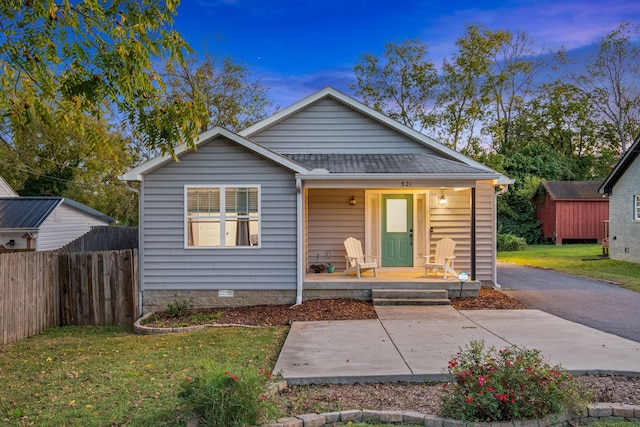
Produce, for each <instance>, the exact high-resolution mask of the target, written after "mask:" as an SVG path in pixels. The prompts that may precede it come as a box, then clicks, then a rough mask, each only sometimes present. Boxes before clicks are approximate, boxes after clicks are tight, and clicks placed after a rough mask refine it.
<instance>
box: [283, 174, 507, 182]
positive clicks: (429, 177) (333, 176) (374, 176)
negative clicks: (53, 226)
mask: <svg viewBox="0 0 640 427" xmlns="http://www.w3.org/2000/svg"><path fill="white" fill-rule="evenodd" d="M501 176H502V175H500V174H499V173H494V174H489V173H486V174H475V173H474V174H469V173H467V174H465V173H434V174H415V173H414V174H411V173H306V174H296V178H299V179H302V180H303V181H311V180H316V181H322V180H341V181H343V180H358V181H362V180H398V179H400V180H408V179H420V180H443V179H449V180H476V181H477V180H483V181H484V180H494V179H495V180H498V179H500V177H501Z"/></svg>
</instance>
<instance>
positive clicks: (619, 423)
mask: <svg viewBox="0 0 640 427" xmlns="http://www.w3.org/2000/svg"><path fill="white" fill-rule="evenodd" d="M637 426H640V421H626V420H606V421H594V422H593V423H590V424H589V427H637Z"/></svg>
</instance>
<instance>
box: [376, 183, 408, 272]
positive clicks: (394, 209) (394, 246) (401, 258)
mask: <svg viewBox="0 0 640 427" xmlns="http://www.w3.org/2000/svg"><path fill="white" fill-rule="evenodd" d="M382 266H383V267H413V195H411V194H383V195H382Z"/></svg>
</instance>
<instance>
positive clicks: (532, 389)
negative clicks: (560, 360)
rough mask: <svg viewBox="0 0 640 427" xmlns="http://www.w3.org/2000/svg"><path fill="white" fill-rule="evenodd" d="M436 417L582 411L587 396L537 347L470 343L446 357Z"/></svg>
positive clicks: (488, 418)
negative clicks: (498, 347)
mask: <svg viewBox="0 0 640 427" xmlns="http://www.w3.org/2000/svg"><path fill="white" fill-rule="evenodd" d="M447 371H448V373H449V374H450V375H451V377H452V379H451V381H450V382H449V383H447V384H445V388H446V391H445V393H444V394H443V397H442V401H441V409H440V415H441V416H443V417H446V418H454V419H459V420H465V421H480V422H491V421H510V420H519V419H536V418H542V417H544V416H545V415H548V414H569V413H577V412H579V411H581V410H583V409H584V408H585V406H586V404H587V403H588V397H589V396H588V394H587V393H586V392H585V391H584V390H582V389H581V387H580V385H579V383H578V382H577V381H576V380H575V378H573V377H572V376H571V375H570V374H569V373H568V372H567V371H565V370H564V369H563V368H562V367H561V366H550V365H549V364H548V363H547V362H545V360H544V359H543V358H542V357H541V356H540V351H538V350H528V349H524V350H521V349H518V348H517V347H515V346H511V347H508V348H506V349H503V350H500V351H497V350H496V349H495V347H491V348H489V349H487V348H485V344H484V342H483V341H471V343H469V344H468V345H467V346H466V347H465V348H464V349H462V348H461V349H460V352H458V353H457V354H456V355H455V356H454V357H452V358H451V360H450V361H449V364H448V366H447Z"/></svg>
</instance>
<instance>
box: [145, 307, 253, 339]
mask: <svg viewBox="0 0 640 427" xmlns="http://www.w3.org/2000/svg"><path fill="white" fill-rule="evenodd" d="M153 315H154V312H153V311H152V312H149V313H147V314H145V315H144V316H142V317H141V318H139V319H138V320H136V321H135V323H134V324H133V332H135V333H136V334H141V335H157V334H171V333H175V332H193V331H201V330H203V329H208V328H231V327H234V328H259V327H260V326H251V325H238V324H235V323H207V324H205V325H194V326H185V327H183V328H154V327H151V326H145V325H143V324H142V321H143V320H146V319H148V318H149V317H151V316H153Z"/></svg>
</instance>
